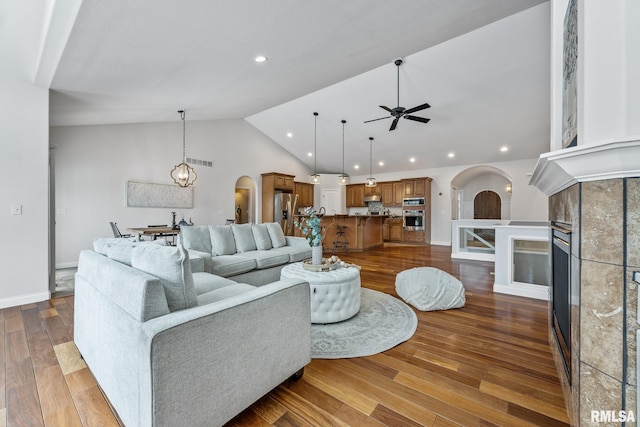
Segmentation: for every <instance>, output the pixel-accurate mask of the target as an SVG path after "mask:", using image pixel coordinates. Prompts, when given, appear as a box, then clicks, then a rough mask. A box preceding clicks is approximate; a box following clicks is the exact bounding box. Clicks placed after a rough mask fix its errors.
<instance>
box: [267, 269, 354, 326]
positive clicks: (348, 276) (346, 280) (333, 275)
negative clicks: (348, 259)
mask: <svg viewBox="0 0 640 427" xmlns="http://www.w3.org/2000/svg"><path fill="white" fill-rule="evenodd" d="M280 277H281V278H282V279H303V280H306V281H307V282H309V285H310V291H311V323H335V322H340V321H342V320H346V319H349V318H350V317H353V316H355V315H356V313H358V310H360V270H358V269H357V268H353V267H349V268H338V269H336V270H331V271H321V272H314V271H308V270H305V269H304V268H303V267H302V263H301V262H296V263H294V264H288V265H286V266H285V267H284V268H283V269H282V271H281V272H280Z"/></svg>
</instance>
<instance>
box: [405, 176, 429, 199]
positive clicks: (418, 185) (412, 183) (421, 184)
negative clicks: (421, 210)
mask: <svg viewBox="0 0 640 427" xmlns="http://www.w3.org/2000/svg"><path fill="white" fill-rule="evenodd" d="M425 182H426V179H425V178H420V179H403V180H402V184H403V186H404V197H425V196H426V191H425V190H426V189H425V187H426V185H425Z"/></svg>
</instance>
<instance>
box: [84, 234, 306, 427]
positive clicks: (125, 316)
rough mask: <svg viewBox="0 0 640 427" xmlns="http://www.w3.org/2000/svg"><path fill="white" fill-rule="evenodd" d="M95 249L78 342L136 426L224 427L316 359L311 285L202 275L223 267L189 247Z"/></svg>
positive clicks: (87, 256) (88, 264)
mask: <svg viewBox="0 0 640 427" xmlns="http://www.w3.org/2000/svg"><path fill="white" fill-rule="evenodd" d="M94 248H96V249H97V250H98V251H99V252H96V251H88V250H87V251H83V252H82V253H81V254H80V258H79V264H78V272H77V274H76V282H75V283H76V288H75V310H74V341H75V344H76V346H77V348H78V350H79V351H80V353H81V355H82V357H83V358H84V360H85V362H86V363H87V365H88V367H89V368H90V370H91V372H92V373H93V375H94V376H95V378H96V380H97V381H98V383H99V385H100V387H101V388H102V390H103V391H104V393H105V395H106V396H107V398H108V399H109V401H110V402H111V404H112V405H113V407H114V408H115V410H116V411H117V413H118V415H119V417H120V418H121V420H122V422H123V423H124V424H125V425H127V426H128V427H135V426H177V425H183V426H219V425H223V424H224V423H226V422H227V421H229V420H230V419H232V418H233V417H234V416H235V415H237V414H238V413H240V412H241V411H242V410H244V409H245V408H247V407H248V406H250V405H251V404H252V403H254V402H255V401H256V400H258V399H259V398H260V397H262V396H263V395H265V394H266V393H268V392H269V391H270V390H271V389H273V388H274V387H276V386H278V385H279V384H280V383H282V382H283V381H284V380H286V379H287V378H289V377H291V376H292V375H295V374H299V373H300V372H301V369H303V368H304V366H305V365H306V364H307V363H309V362H310V360H311V336H310V334H311V332H310V324H311V323H310V322H311V314H310V302H309V284H308V283H306V282H304V281H301V280H282V281H281V280H277V281H273V282H272V283H262V286H259V287H256V286H252V285H250V284H247V283H238V282H237V281H235V280H231V279H228V278H224V277H221V276H217V275H213V274H210V273H207V272H204V271H196V272H192V271H191V267H192V265H193V266H194V269H196V270H203V269H204V265H205V264H207V265H209V266H211V265H216V266H217V267H219V268H220V267H221V265H222V264H221V263H213V262H212V260H211V259H206V260H205V258H194V259H193V260H191V259H190V258H189V254H188V252H187V251H186V250H185V249H184V248H182V247H181V246H176V247H171V246H163V245H158V244H154V243H151V242H128V241H124V240H123V239H119V240H118V241H117V242H110V243H108V244H100V245H94ZM258 259H266V258H259V257H256V258H252V261H254V262H255V264H256V267H255V269H256V270H257V271H258V272H259V271H262V270H264V269H265V268H262V269H260V268H259V267H258V264H259V262H258ZM291 259H292V258H291V254H288V260H291ZM216 261H219V259H217V257H216ZM230 265H232V264H230ZM261 265H264V264H262V263H261ZM229 268H231V267H229ZM269 268H274V267H266V269H269ZM228 271H233V270H228ZM246 273H248V271H247V272H243V273H239V274H236V275H231V276H230V277H232V278H234V279H236V278H238V277H239V276H241V275H242V274H246ZM256 276H257V277H262V274H261V273H256Z"/></svg>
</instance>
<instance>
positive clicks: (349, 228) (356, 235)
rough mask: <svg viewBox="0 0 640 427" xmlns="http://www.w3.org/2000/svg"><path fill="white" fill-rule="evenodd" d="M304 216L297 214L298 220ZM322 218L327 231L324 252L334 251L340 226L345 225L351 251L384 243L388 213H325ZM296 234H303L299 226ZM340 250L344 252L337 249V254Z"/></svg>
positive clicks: (324, 239) (325, 231) (323, 244)
mask: <svg viewBox="0 0 640 427" xmlns="http://www.w3.org/2000/svg"><path fill="white" fill-rule="evenodd" d="M303 217H304V215H296V221H300V220H301V219H302V218H303ZM321 219H322V227H323V229H324V233H325V234H324V238H323V240H322V246H323V248H324V252H329V253H330V252H332V251H333V242H334V240H335V237H336V233H337V232H338V226H344V232H345V235H346V238H347V241H348V242H349V251H350V252H362V251H363V250H365V249H372V248H377V247H380V246H383V245H384V242H383V240H382V224H383V223H384V221H385V219H387V216H386V215H333V216H328V215H325V216H323V217H322V218H321ZM295 235H296V236H301V234H300V229H299V228H297V227H296V230H295ZM340 252H344V249H339V250H337V251H336V254H339V253H340Z"/></svg>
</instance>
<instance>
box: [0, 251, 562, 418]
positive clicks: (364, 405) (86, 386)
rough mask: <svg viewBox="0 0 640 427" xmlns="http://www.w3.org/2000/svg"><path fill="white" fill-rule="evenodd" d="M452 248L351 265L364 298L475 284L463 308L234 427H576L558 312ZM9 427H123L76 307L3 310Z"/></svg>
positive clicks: (285, 387) (333, 370) (281, 394)
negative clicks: (91, 365)
mask: <svg viewBox="0 0 640 427" xmlns="http://www.w3.org/2000/svg"><path fill="white" fill-rule="evenodd" d="M450 251H451V249H450V248H449V247H438V246H433V247H417V246H405V247H403V246H392V247H388V248H385V249H378V250H372V251H367V252H365V253H359V254H351V255H349V256H346V255H345V256H343V255H341V258H342V259H344V260H346V261H349V262H353V263H357V264H359V265H361V266H362V284H363V286H364V287H367V288H371V289H375V290H378V291H382V292H386V293H389V294H391V295H394V296H397V294H396V293H395V288H394V283H395V275H396V274H397V273H398V272H400V271H402V270H405V269H408V268H413V267H419V266H433V267H437V268H440V269H442V270H445V271H448V272H449V273H451V274H453V275H454V276H456V277H458V278H459V279H460V280H461V281H462V282H463V283H464V285H465V289H466V306H465V307H464V308H462V309H457V310H448V311H438V312H419V311H417V314H418V329H417V331H416V333H415V335H414V336H413V337H412V338H411V339H410V340H409V341H407V342H405V343H402V344H400V345H398V346H397V347H395V348H393V349H391V350H388V351H386V352H384V353H381V354H377V355H374V356H369V357H362V358H355V359H340V360H313V361H312V362H311V363H310V364H309V365H308V366H307V368H306V369H305V374H304V376H303V377H302V379H300V380H298V381H293V380H290V381H287V382H285V383H284V384H282V385H281V386H279V387H278V388H276V389H275V390H273V391H271V392H270V393H269V394H268V395H266V396H265V397H263V398H262V399H260V400H259V401H258V402H256V403H255V404H254V405H252V406H251V407H249V408H248V409H247V410H245V411H244V412H243V413H241V414H240V415H238V416H237V417H236V418H234V419H233V420H232V421H230V422H229V424H228V426H344V425H351V426H383V425H387V426H433V427H446V426H565V425H567V422H568V421H567V413H566V411H565V408H564V403H563V400H562V391H561V389H560V385H559V382H558V377H557V373H556V370H555V367H554V363H553V359H552V357H551V353H550V350H549V344H548V342H547V324H548V319H547V309H546V307H547V303H546V302H545V301H537V300H531V299H527V298H520V297H514V296H508V295H502V294H494V293H493V292H492V290H491V288H492V285H493V275H491V274H490V272H491V271H492V270H493V264H491V263H479V262H471V261H456V260H451V258H450V256H449V255H450ZM0 325H1V326H2V327H1V328H0V338H1V339H0V345H1V346H2V348H1V349H0V359H1V360H0V363H1V364H2V366H3V367H4V369H0V394H1V396H0V426H2V425H3V422H4V421H5V420H6V425H7V426H95V425H104V426H109V425H117V421H116V418H115V417H114V415H113V414H112V413H111V411H110V410H109V406H108V404H107V402H106V400H105V399H104V397H103V396H102V394H101V393H100V390H99V388H98V387H97V384H96V383H95V380H94V379H93V377H92V375H91V373H90V372H89V370H88V369H87V368H86V366H85V365H84V363H83V362H82V360H81V359H80V358H79V355H78V353H77V350H76V349H75V346H74V345H73V343H72V337H73V297H72V296H67V297H61V298H53V299H52V300H51V301H47V302H43V303H38V304H30V305H25V306H22V307H13V308H8V309H4V310H0Z"/></svg>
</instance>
